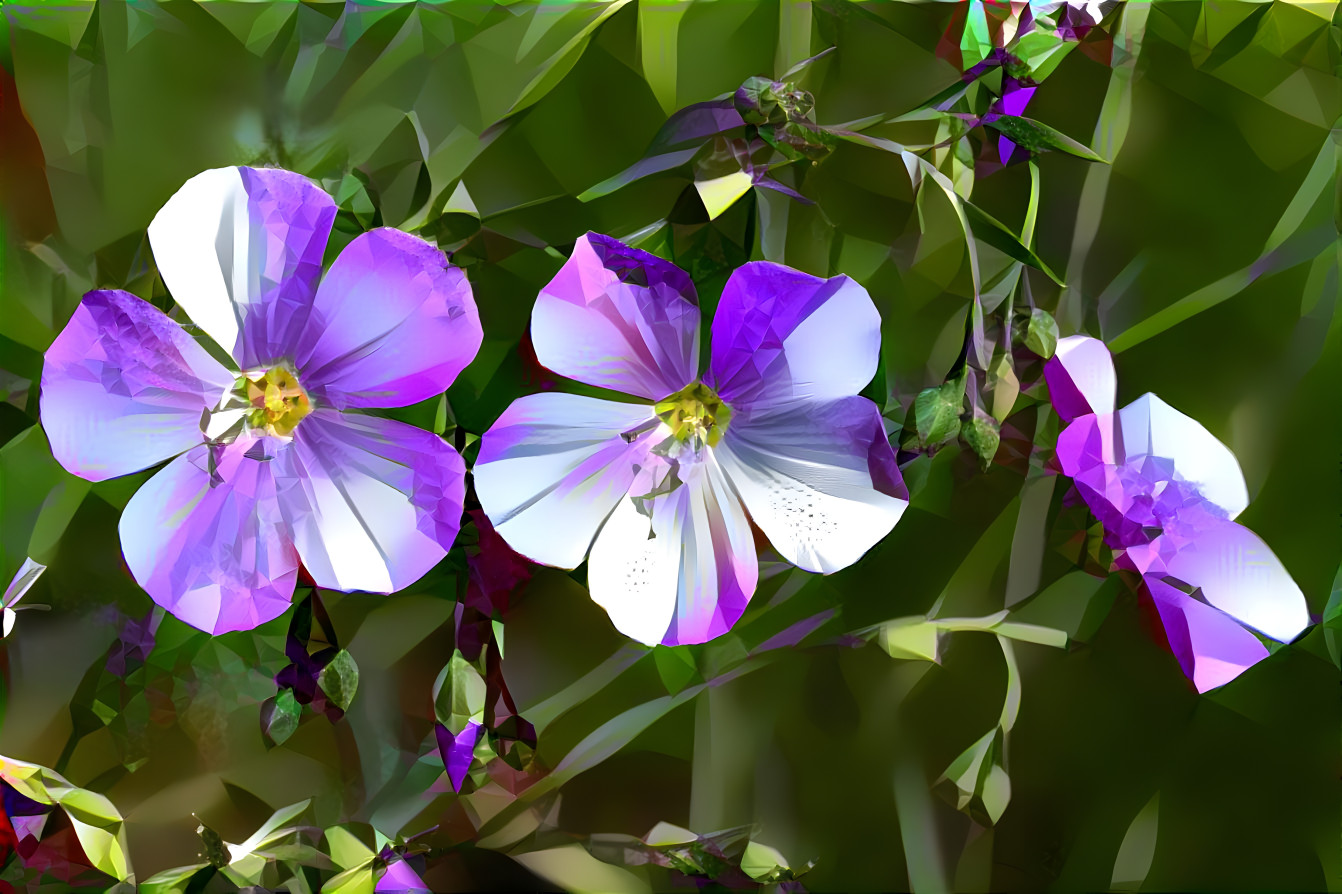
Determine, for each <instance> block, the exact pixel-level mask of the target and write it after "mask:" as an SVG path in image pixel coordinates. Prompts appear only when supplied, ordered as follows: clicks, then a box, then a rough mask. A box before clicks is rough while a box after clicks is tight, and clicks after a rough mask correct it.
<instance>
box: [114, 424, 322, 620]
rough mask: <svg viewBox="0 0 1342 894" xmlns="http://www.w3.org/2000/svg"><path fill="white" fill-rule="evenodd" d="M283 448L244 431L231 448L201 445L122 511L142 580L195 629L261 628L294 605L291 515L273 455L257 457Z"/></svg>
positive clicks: (128, 550) (128, 551)
mask: <svg viewBox="0 0 1342 894" xmlns="http://www.w3.org/2000/svg"><path fill="white" fill-rule="evenodd" d="M276 446H277V445H276V444H275V442H273V441H268V440H264V439H255V438H250V437H244V438H239V439H238V440H237V441H234V442H233V443H232V444H230V445H229V446H228V447H226V448H210V447H207V446H205V445H200V446H198V447H195V448H193V449H192V450H190V451H189V452H187V453H184V454H182V455H181V456H179V457H177V458H176V459H175V460H173V461H172V462H170V463H169V464H168V465H167V466H165V467H164V468H163V469H162V471H160V472H159V473H158V474H156V475H155V476H154V477H153V478H150V479H149V481H148V482H146V483H145V484H144V486H143V487H141V488H140V489H139V490H138V491H136V493H135V496H133V497H131V499H130V502H129V503H127V504H126V508H125V511H123V512H122V513H121V524H120V532H121V550H122V552H123V553H124V554H125V557H126V565H127V566H128V567H129V568H130V570H131V573H132V574H133V575H134V576H135V580H136V581H137V582H138V583H139V584H140V586H141V587H143V588H144V590H145V592H147V593H148V594H149V595H150V597H151V598H153V600H154V601H155V602H157V603H158V604H159V605H161V606H163V607H164V608H165V609H167V610H168V611H169V612H171V613H172V614H174V615H176V616H177V617H178V618H179V619H180V620H182V621H185V622H186V623H187V624H190V625H191V626H193V627H198V628H200V629H201V630H204V631H207V632H209V633H214V634H218V633H226V632H228V631H230V630H251V629H252V628H253V627H256V626H257V625H259V624H264V623H265V622H267V621H270V620H272V619H273V618H277V617H279V616H280V615H282V614H283V613H284V611H285V610H286V609H287V608H288V607H289V601H290V598H291V597H292V596H293V592H294V581H295V579H296V577H297V574H298V554H297V552H296V551H295V549H294V545H293V542H292V541H291V540H290V538H289V535H288V532H287V531H286V529H285V525H284V522H283V519H282V518H281V513H280V507H279V503H278V501H277V499H276V485H275V479H274V465H273V462H272V461H268V460H261V459H256V458H254V457H258V456H264V455H266V451H269V450H273V449H275V448H276ZM212 450H213V454H214V455H213V457H211V451H212ZM212 466H213V472H212Z"/></svg>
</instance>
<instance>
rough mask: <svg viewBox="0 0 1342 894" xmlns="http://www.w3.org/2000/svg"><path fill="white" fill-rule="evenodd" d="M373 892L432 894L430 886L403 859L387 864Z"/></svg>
mask: <svg viewBox="0 0 1342 894" xmlns="http://www.w3.org/2000/svg"><path fill="white" fill-rule="evenodd" d="M373 891H374V892H376V894H430V890H429V886H428V885H426V884H424V880H423V879H422V878H420V877H419V875H418V874H417V873H416V872H415V870H413V869H411V868H410V864H409V863H407V862H406V861H405V860H403V859H401V860H397V861H395V862H394V863H388V864H387V869H386V871H385V872H383V873H382V877H381V878H380V879H378V880H377V885H375V886H374V888H373Z"/></svg>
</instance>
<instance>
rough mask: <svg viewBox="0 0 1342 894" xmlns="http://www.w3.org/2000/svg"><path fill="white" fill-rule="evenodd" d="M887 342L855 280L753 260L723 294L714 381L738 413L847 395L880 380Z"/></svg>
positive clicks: (715, 330) (716, 332)
mask: <svg viewBox="0 0 1342 894" xmlns="http://www.w3.org/2000/svg"><path fill="white" fill-rule="evenodd" d="M880 344H881V318H880V315H879V314H878V313H877V312H876V306H875V305H874V304H872V303H871V298H870V297H869V296H868V295H867V292H866V290H865V289H863V288H862V287H861V286H860V285H858V284H857V283H856V282H854V281H853V280H851V279H849V278H848V277H846V276H835V277H831V278H830V279H821V278H819V277H816V276H811V275H810V274H807V273H802V272H801V271H799V270H793V269H792V268H790V267H784V266H783V265H781V264H773V263H770V262H768V261H753V262H751V263H749V264H746V265H744V266H742V267H739V268H737V269H736V270H735V271H734V272H733V273H732V275H731V277H730V278H729V279H728V280H727V285H726V287H725V288H724V289H723V290H722V298H721V300H720V301H719V302H718V310H717V315H716V316H715V317H714V319H713V350H712V359H711V361H710V362H709V370H710V373H709V377H708V381H709V384H710V385H712V387H714V388H716V389H717V391H718V394H719V395H720V396H721V397H722V398H723V400H725V401H727V403H728V404H729V405H731V407H732V408H733V409H734V410H742V409H749V408H750V407H752V406H758V407H760V408H768V407H772V406H778V405H781V404H788V403H791V402H794V401H797V400H827V399H831V398H837V397H848V396H850V395H854V394H857V392H858V391H859V390H861V389H862V387H863V386H865V385H866V384H867V383H868V382H869V381H871V377H872V376H873V375H875V373H876V363H877V358H878V354H879V352H880Z"/></svg>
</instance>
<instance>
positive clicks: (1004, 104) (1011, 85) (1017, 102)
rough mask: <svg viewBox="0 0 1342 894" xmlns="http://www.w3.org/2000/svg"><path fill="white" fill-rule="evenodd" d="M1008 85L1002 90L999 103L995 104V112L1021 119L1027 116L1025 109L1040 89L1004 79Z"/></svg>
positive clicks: (1013, 79)
mask: <svg viewBox="0 0 1342 894" xmlns="http://www.w3.org/2000/svg"><path fill="white" fill-rule="evenodd" d="M1003 80H1004V81H1005V82H1006V84H1005V86H1004V87H1003V89H1002V96H1001V98H1000V99H998V100H997V102H995V103H993V111H995V112H998V113H1000V114H1002V115H1014V116H1016V117H1020V116H1021V115H1024V114H1025V107H1026V105H1028V104H1029V102H1030V99H1031V97H1033V96H1034V92H1035V90H1037V89H1039V88H1038V87H1026V86H1024V85H1022V84H1021V82H1020V81H1018V80H1016V79H1015V78H1012V77H1005V78H1004V79H1003Z"/></svg>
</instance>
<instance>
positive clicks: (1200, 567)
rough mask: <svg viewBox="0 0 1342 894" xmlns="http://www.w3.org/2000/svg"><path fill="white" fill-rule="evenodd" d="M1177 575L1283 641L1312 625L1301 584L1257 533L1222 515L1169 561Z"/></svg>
mask: <svg viewBox="0 0 1342 894" xmlns="http://www.w3.org/2000/svg"><path fill="white" fill-rule="evenodd" d="M1165 567H1166V570H1167V571H1168V572H1169V574H1170V575H1171V576H1173V577H1176V578H1178V579H1179V580H1181V581H1184V582H1185V583H1187V584H1189V585H1190V586H1193V587H1197V588H1198V589H1199V590H1201V591H1202V595H1203V598H1205V599H1206V600H1207V601H1208V602H1209V603H1211V604H1212V605H1214V606H1216V607H1217V608H1219V609H1220V610H1221V611H1223V612H1225V613H1226V614H1228V615H1230V616H1231V617H1233V618H1235V619H1237V620H1238V621H1239V622H1240V623H1242V624H1246V625H1248V626H1250V627H1253V628H1254V629H1255V630H1258V631H1261V632H1262V633H1264V634H1266V635H1268V636H1270V637H1272V638H1273V639H1275V640H1279V641H1280V642H1289V641H1291V640H1293V639H1295V638H1296V636H1298V635H1299V633H1300V631H1302V630H1304V629H1305V628H1306V627H1308V626H1309V609H1308V608H1307V606H1306V605H1305V596H1304V594H1303V593H1301V592H1300V587H1299V586H1297V585H1296V583H1295V581H1294V580H1293V579H1292V578H1291V575H1290V573H1289V572H1288V571H1287V570H1286V568H1285V567H1283V566H1282V564H1281V560H1279V559H1278V558H1277V557H1276V556H1275V555H1273V553H1272V550H1271V549H1269V548H1268V546H1267V544H1266V543H1264V542H1263V541H1262V540H1261V539H1260V538H1259V537H1258V535H1257V534H1255V533H1254V532H1253V531H1250V530H1249V529H1248V528H1246V527H1244V526H1243V525H1237V524H1235V523H1234V522H1231V521H1222V522H1220V523H1219V524H1215V525H1213V526H1211V527H1209V528H1207V529H1206V530H1204V531H1202V532H1201V533H1199V534H1198V535H1197V536H1195V537H1193V538H1192V539H1191V541H1190V542H1189V543H1188V544H1187V545H1185V546H1182V547H1181V548H1179V549H1178V550H1177V552H1175V554H1174V555H1173V556H1172V557H1171V558H1169V559H1168V560H1167V561H1166V563H1165Z"/></svg>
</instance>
